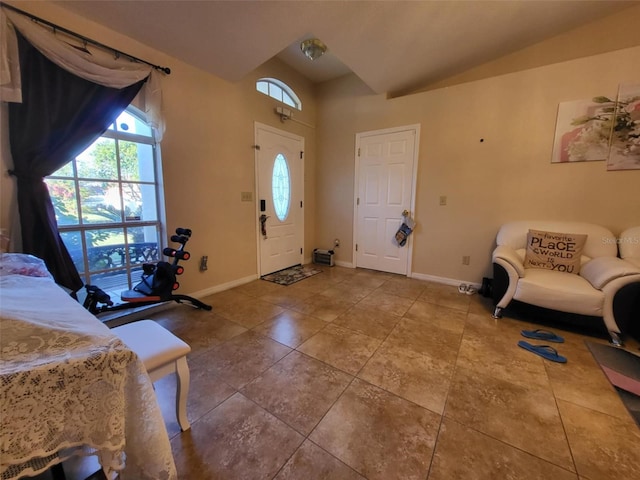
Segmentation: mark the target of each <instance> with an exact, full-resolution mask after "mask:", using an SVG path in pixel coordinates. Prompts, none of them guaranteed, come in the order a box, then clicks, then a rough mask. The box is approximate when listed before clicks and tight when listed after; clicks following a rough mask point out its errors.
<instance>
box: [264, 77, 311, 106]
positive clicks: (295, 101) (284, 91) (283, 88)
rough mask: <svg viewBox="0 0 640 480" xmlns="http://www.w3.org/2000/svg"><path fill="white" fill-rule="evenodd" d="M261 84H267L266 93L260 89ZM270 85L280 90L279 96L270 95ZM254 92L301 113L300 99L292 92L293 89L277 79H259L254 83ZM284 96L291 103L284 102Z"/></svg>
mask: <svg viewBox="0 0 640 480" xmlns="http://www.w3.org/2000/svg"><path fill="white" fill-rule="evenodd" d="M261 83H265V84H267V93H265V92H264V91H262V90H261V89H260V84H261ZM272 85H273V86H274V87H276V88H277V89H279V90H280V92H281V95H279V96H278V95H275V94H272V93H271V86H272ZM256 91H257V92H258V93H261V94H263V95H267V96H268V97H271V98H273V99H274V100H277V101H279V102H280V103H283V104H285V105H287V106H289V107H292V108H295V109H296V110H300V111H302V100H300V97H299V96H298V95H297V94H296V92H294V91H293V89H292V88H291V87H290V86H289V85H287V84H286V83H284V82H283V81H282V80H278V79H277V78H271V77H264V78H259V79H258V80H257V81H256ZM284 95H287V96H288V97H289V98H290V99H291V103H288V102H285V101H284Z"/></svg>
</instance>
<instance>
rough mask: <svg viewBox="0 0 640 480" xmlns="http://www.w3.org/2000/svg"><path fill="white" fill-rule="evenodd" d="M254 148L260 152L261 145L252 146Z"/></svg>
mask: <svg viewBox="0 0 640 480" xmlns="http://www.w3.org/2000/svg"><path fill="white" fill-rule="evenodd" d="M252 148H253V149H255V150H260V145H252Z"/></svg>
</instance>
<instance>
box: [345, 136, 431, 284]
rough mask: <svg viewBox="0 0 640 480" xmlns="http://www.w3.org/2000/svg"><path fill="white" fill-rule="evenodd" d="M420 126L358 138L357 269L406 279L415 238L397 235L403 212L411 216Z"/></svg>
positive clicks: (355, 229)
mask: <svg viewBox="0 0 640 480" xmlns="http://www.w3.org/2000/svg"><path fill="white" fill-rule="evenodd" d="M418 138H419V125H414V126H410V127H402V128H398V129H389V130H382V131H376V132H366V133H360V134H358V135H357V136H356V155H357V156H356V202H355V203H356V207H355V208H356V213H355V216H354V217H355V226H354V227H355V228H354V231H355V246H354V248H355V259H356V266H357V267H362V268H370V269H373V270H380V271H383V272H391V273H399V274H403V275H406V274H407V272H408V271H409V261H410V258H411V255H410V252H411V245H412V242H411V238H409V241H408V242H407V243H406V245H405V246H404V247H401V246H399V245H398V243H397V242H396V240H395V234H396V232H397V230H398V228H399V227H400V225H401V224H402V213H403V211H404V210H407V211H408V212H410V213H412V210H413V205H414V190H415V166H416V165H417V159H416V158H417V153H418Z"/></svg>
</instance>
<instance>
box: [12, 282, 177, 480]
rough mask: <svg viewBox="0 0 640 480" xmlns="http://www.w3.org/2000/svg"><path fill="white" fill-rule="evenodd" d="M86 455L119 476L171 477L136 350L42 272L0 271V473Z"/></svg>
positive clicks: (165, 442) (160, 424)
mask: <svg viewBox="0 0 640 480" xmlns="http://www.w3.org/2000/svg"><path fill="white" fill-rule="evenodd" d="M87 454H88V455H92V454H95V455H98V457H99V460H100V463H101V465H102V466H103V468H104V469H105V470H106V471H108V472H112V471H118V472H119V473H120V478H121V479H122V480H128V479H131V480H147V479H148V480H172V479H175V478H177V474H176V470H175V465H174V462H173V456H172V454H171V446H170V444H169V439H168V436H167V431H166V428H165V425H164V421H163V419H162V416H161V413H160V409H159V407H158V403H157V400H156V397H155V393H154V391H153V387H152V384H151V381H150V380H149V376H148V375H147V373H146V371H145V369H144V365H143V364H142V362H141V361H140V359H139V358H138V357H137V356H136V354H135V353H134V352H132V351H131V350H130V349H129V348H127V347H126V346H125V345H124V344H123V343H122V342H121V341H120V340H119V339H118V338H117V337H116V336H115V335H113V334H112V333H111V332H110V330H109V329H108V328H107V327H106V326H105V325H103V324H102V323H101V322H100V321H99V320H97V319H96V318H95V317H93V316H92V315H91V314H90V313H89V312H87V311H86V310H85V309H84V308H82V306H81V305H80V304H79V303H77V302H75V301H74V300H73V299H72V298H71V297H69V295H67V294H66V293H65V292H64V291H63V290H62V289H61V288H60V287H58V286H57V285H56V284H55V283H54V282H53V281H52V280H51V279H49V278H35V277H26V276H21V275H8V276H0V479H2V480H5V479H17V478H20V477H22V476H25V475H33V474H36V473H38V472H41V471H44V470H45V469H47V468H48V467H49V466H51V465H52V464H54V463H57V462H58V461H59V460H60V459H65V458H68V457H69V456H72V455H87Z"/></svg>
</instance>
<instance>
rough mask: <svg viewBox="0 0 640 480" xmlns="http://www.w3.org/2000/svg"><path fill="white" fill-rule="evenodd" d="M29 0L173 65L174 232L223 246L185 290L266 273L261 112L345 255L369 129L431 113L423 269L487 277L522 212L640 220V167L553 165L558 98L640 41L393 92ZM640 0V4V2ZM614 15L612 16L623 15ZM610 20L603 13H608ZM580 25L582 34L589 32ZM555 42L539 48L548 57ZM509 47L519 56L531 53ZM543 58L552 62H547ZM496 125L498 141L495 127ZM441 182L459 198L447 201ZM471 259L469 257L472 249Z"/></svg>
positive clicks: (169, 83) (425, 149)
mask: <svg viewBox="0 0 640 480" xmlns="http://www.w3.org/2000/svg"><path fill="white" fill-rule="evenodd" d="M18 6H19V7H20V8H22V9H24V10H27V11H30V12H32V13H34V14H36V15H39V16H42V17H44V18H46V19H48V20H51V21H53V22H55V23H59V24H61V25H63V26H65V27H67V28H70V29H72V30H75V31H77V32H79V33H82V34H85V35H88V36H91V37H92V38H95V39H96V40H99V41H102V42H104V43H107V44H109V45H111V46H113V47H114V48H118V49H121V50H124V51H127V52H130V53H132V54H134V55H138V56H140V57H142V58H145V59H148V60H149V61H152V62H154V63H158V64H162V65H168V66H170V67H171V68H172V74H171V75H170V76H169V77H167V78H165V79H164V82H163V95H164V102H165V105H164V113H165V116H166V120H167V132H166V134H165V139H164V140H163V142H162V145H161V151H162V160H163V169H164V183H165V193H166V207H167V223H168V229H169V232H171V231H172V230H173V229H175V228H176V227H178V226H185V227H190V228H192V229H193V230H194V236H193V240H192V241H191V242H190V243H189V250H190V251H191V253H192V256H193V258H194V259H198V258H199V257H200V256H201V255H209V258H210V269H209V270H208V271H207V272H206V273H200V272H198V270H197V260H194V261H192V263H188V264H186V267H187V268H186V273H185V275H184V276H183V277H182V278H181V283H182V287H181V291H183V292H185V293H187V292H197V291H203V290H207V289H210V288H213V287H216V286H218V285H223V284H226V283H229V282H233V281H236V280H238V279H242V278H245V277H247V276H250V275H255V274H256V273H257V269H256V263H257V253H256V226H257V225H256V223H257V222H256V216H257V215H256V210H255V205H254V204H253V203H246V202H241V201H240V192H242V191H254V150H253V149H252V145H253V143H254V138H253V134H254V122H255V121H258V122H261V123H266V124H269V125H272V126H274V127H277V128H282V129H284V130H287V131H291V132H294V133H296V134H299V135H302V136H304V137H305V142H306V155H305V189H306V193H305V200H306V202H305V236H306V238H305V250H306V256H307V257H308V256H309V254H310V251H311V250H312V248H314V247H322V248H327V247H330V246H331V245H332V244H333V239H334V238H339V239H340V240H341V241H342V247H340V248H339V249H337V259H338V260H339V261H342V262H345V263H351V262H352V257H351V246H352V244H353V237H352V231H353V185H354V164H355V163H354V145H355V135H356V133H358V132H363V131H368V130H376V129H383V128H390V127H395V126H400V125H409V124H415V123H419V124H421V138H420V155H419V165H418V178H417V193H416V212H415V213H416V219H417V221H418V227H417V229H416V232H415V234H414V236H413V241H414V256H413V271H414V272H416V273H418V274H423V275H430V276H435V277H443V278H447V279H455V280H466V281H476V282H479V281H480V279H481V278H482V276H483V275H487V274H488V273H489V270H490V253H491V250H492V247H493V242H494V237H495V233H496V230H497V228H498V227H499V225H500V224H501V223H503V222H505V221H508V220H513V219H520V218H545V219H546V218H549V219H552V218H553V219H576V220H583V221H591V222H596V223H602V224H604V225H606V226H608V227H610V228H611V229H613V230H614V231H615V232H616V233H618V232H620V231H621V230H622V229H623V228H625V227H627V226H630V225H637V224H640V196H638V194H637V192H638V187H639V186H640V170H639V171H626V172H607V171H606V170H605V165H604V163H603V162H588V163H582V164H572V165H551V164H550V157H551V146H552V143H553V134H554V128H555V118H556V111H557V105H558V103H559V102H563V101H568V100H576V99H584V98H590V97H592V96H594V95H611V96H613V95H615V93H616V91H617V86H618V84H619V83H620V82H634V83H638V81H640V47H633V48H627V49H622V50H616V51H612V52H610V53H604V54H599V55H595V56H591V57H584V58H579V59H575V60H569V61H564V62H560V63H557V60H556V59H554V57H553V55H550V56H549V57H548V58H551V59H552V60H551V62H556V63H552V64H548V65H546V66H540V67H536V68H530V69H524V70H521V71H517V72H515V73H508V74H502V73H503V72H502V71H501V70H500V68H498V67H496V69H495V71H496V72H498V73H499V74H495V73H494V74H493V75H491V74H487V72H486V71H483V72H482V74H483V76H486V77H488V78H484V79H479V80H476V81H473V82H468V83H463V84H459V85H456V86H450V87H447V88H440V89H436V90H431V91H427V92H422V93H418V94H415V95H409V96H405V97H399V98H395V99H391V100H387V99H386V98H385V96H383V95H374V94H372V92H371V91H370V90H369V89H368V88H367V87H366V86H365V85H364V84H363V83H362V82H361V81H360V80H359V79H358V78H357V77H355V76H347V77H343V78H341V79H338V80H335V81H333V82H329V83H326V84H324V85H322V86H321V87H319V88H317V91H316V89H314V86H313V85H312V84H311V83H310V82H308V81H307V80H306V79H304V78H302V77H300V76H299V75H298V74H297V73H295V72H293V71H292V70H291V69H289V68H288V67H287V66H285V65H284V64H282V63H280V62H278V61H277V60H274V61H271V62H268V63H267V64H266V65H264V66H262V67H260V68H258V69H257V70H256V71H255V72H252V73H251V74H250V75H248V76H247V78H245V79H244V80H243V81H241V82H238V83H236V84H231V83H228V82H225V81H223V80H221V79H219V78H217V77H215V76H213V75H210V74H207V73H205V72H203V71H201V70H198V69H196V68H193V67H191V66H188V65H187V64H185V63H183V62H180V61H178V60H177V59H175V58H171V57H169V56H167V55H165V54H163V53H162V52H159V51H156V50H153V49H150V48H148V47H146V46H144V45H142V44H140V43H138V42H135V41H133V40H131V39H129V38H127V37H125V36H122V35H120V34H117V33H116V32H113V31H111V30H109V29H107V28H105V27H101V26H100V25H97V24H94V23H91V22H88V21H86V20H84V19H82V18H80V17H77V16H75V15H72V14H69V13H68V12H66V11H65V10H63V9H61V8H59V7H57V6H56V5H52V4H50V3H42V2H20V4H19V5H18ZM633 12H635V13H634V15H636V16H637V12H638V9H634V10H633ZM610 23H611V22H605V23H603V26H602V28H603V29H604V30H602V29H601V30H599V31H603V32H605V33H606V29H608V28H614V27H612V26H611V25H610ZM596 28H597V26H596ZM584 34H585V33H584V32H583V33H578V34H576V35H577V36H574V37H573V41H580V40H581V39H582V38H583V37H582V35H584ZM556 47H557V44H556V43H553V42H551V43H549V44H546V46H545V45H538V46H536V47H535V48H534V49H532V50H531V51H529V52H525V53H524V55H525V56H527V55H533V53H530V52H535V56H536V61H539V58H542V57H545V55H544V50H545V49H547V50H548V52H549V53H552V52H553V51H554V49H555V48H556ZM510 62H514V63H518V65H523V64H526V61H524V63H519V62H516V60H515V59H514V58H512V59H511V60H510ZM543 63H544V62H543ZM261 76H276V77H278V78H280V79H282V80H284V81H285V82H287V83H288V84H289V85H291V86H292V87H293V88H294V89H295V90H296V92H297V93H298V94H299V95H300V97H301V99H302V101H303V105H304V111H303V112H301V113H300V114H299V115H298V116H297V118H298V119H300V120H301V121H304V122H306V123H309V124H312V125H316V126H317V128H315V129H313V128H308V127H306V126H303V125H300V124H296V123H293V122H287V123H285V124H281V123H280V121H279V119H278V117H277V116H276V115H275V114H274V113H273V108H274V106H275V105H276V102H274V101H273V100H271V99H269V98H268V97H265V96H263V95H261V94H259V93H257V92H255V88H254V82H255V80H256V79H257V78H259V77H261ZM0 121H1V125H0V135H2V138H1V139H0V140H1V142H0V154H1V155H2V170H3V173H2V175H0V187H1V189H2V193H1V195H0V201H1V202H2V203H1V205H0V228H8V226H10V225H11V221H12V218H13V217H14V216H15V205H14V204H13V200H12V198H13V194H14V192H13V180H12V179H9V178H8V177H7V176H6V174H5V173H4V172H5V171H6V168H7V167H8V165H9V163H10V161H9V160H8V158H7V157H8V156H7V151H8V149H7V140H6V115H4V114H3V115H2V117H1V118H0ZM481 138H483V139H484V142H482V143H481V142H480V139H481ZM441 195H446V196H447V197H448V205H447V206H445V207H440V206H438V198H439V196H441ZM462 255H470V256H471V265H469V266H462V265H461V256H462Z"/></svg>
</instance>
